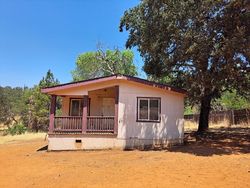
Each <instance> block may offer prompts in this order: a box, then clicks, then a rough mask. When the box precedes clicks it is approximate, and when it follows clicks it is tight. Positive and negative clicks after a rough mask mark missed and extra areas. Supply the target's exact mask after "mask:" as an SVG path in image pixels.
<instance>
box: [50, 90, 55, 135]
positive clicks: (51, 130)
mask: <svg viewBox="0 0 250 188" xmlns="http://www.w3.org/2000/svg"><path fill="white" fill-rule="evenodd" d="M55 113H56V95H51V102H50V115H49V132H50V133H52V132H53V131H54V123H55V122H54V117H55Z"/></svg>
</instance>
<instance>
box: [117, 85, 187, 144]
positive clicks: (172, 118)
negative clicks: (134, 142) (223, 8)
mask: <svg viewBox="0 0 250 188" xmlns="http://www.w3.org/2000/svg"><path fill="white" fill-rule="evenodd" d="M137 97H159V98H161V121H160V122H159V123H157V122H137V121H136V117H137ZM183 111H184V96H183V95H181V94H176V93H173V92H166V91H164V90H161V89H157V88H153V89H152V87H147V86H144V85H143V86H142V85H140V84H134V83H133V84H132V83H126V82H123V83H121V84H120V98H119V119H118V122H119V126H118V129H119V130H118V138H119V139H149V140H159V139H167V140H176V139H177V140H178V139H180V140H182V139H183V135H184V130H183V123H184V119H183Z"/></svg>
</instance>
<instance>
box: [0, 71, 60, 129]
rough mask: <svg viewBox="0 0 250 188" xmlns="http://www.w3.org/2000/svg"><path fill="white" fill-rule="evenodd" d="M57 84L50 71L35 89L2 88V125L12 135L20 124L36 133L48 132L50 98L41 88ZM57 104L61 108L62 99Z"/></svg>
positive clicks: (0, 108) (0, 106)
mask: <svg viewBox="0 0 250 188" xmlns="http://www.w3.org/2000/svg"><path fill="white" fill-rule="evenodd" d="M56 84H59V81H58V80H57V79H55V78H54V75H53V73H52V72H51V71H50V70H49V71H48V72H47V74H46V76H45V77H43V78H42V80H41V81H40V82H39V85H36V86H34V87H33V88H27V87H25V88H11V87H0V123H4V124H5V125H7V126H8V131H9V132H10V133H12V131H14V132H15V130H19V129H18V128H19V127H20V126H19V125H20V124H21V125H25V126H26V127H28V128H29V129H30V130H34V131H38V130H44V131H45V130H47V128H48V125H49V107H50V97H49V96H48V95H45V94H42V93H41V88H42V87H48V86H53V85H56ZM57 103H58V104H57V105H58V107H60V105H61V103H60V99H58V101H57ZM13 124H14V125H13ZM16 127H17V128H16Z"/></svg>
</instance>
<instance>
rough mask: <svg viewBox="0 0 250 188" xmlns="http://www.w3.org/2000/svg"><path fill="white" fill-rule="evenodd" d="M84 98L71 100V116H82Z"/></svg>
mask: <svg viewBox="0 0 250 188" xmlns="http://www.w3.org/2000/svg"><path fill="white" fill-rule="evenodd" d="M82 109H83V99H71V100H70V116H82Z"/></svg>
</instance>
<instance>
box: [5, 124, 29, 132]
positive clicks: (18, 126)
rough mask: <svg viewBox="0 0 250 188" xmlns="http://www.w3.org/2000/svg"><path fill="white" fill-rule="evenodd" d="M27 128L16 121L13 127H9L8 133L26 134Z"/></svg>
mask: <svg viewBox="0 0 250 188" xmlns="http://www.w3.org/2000/svg"><path fill="white" fill-rule="evenodd" d="M26 130H27V128H26V127H25V126H24V125H23V124H22V123H15V124H14V125H13V126H12V127H9V128H8V129H7V134H11V135H16V134H24V133H25V132H26Z"/></svg>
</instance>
